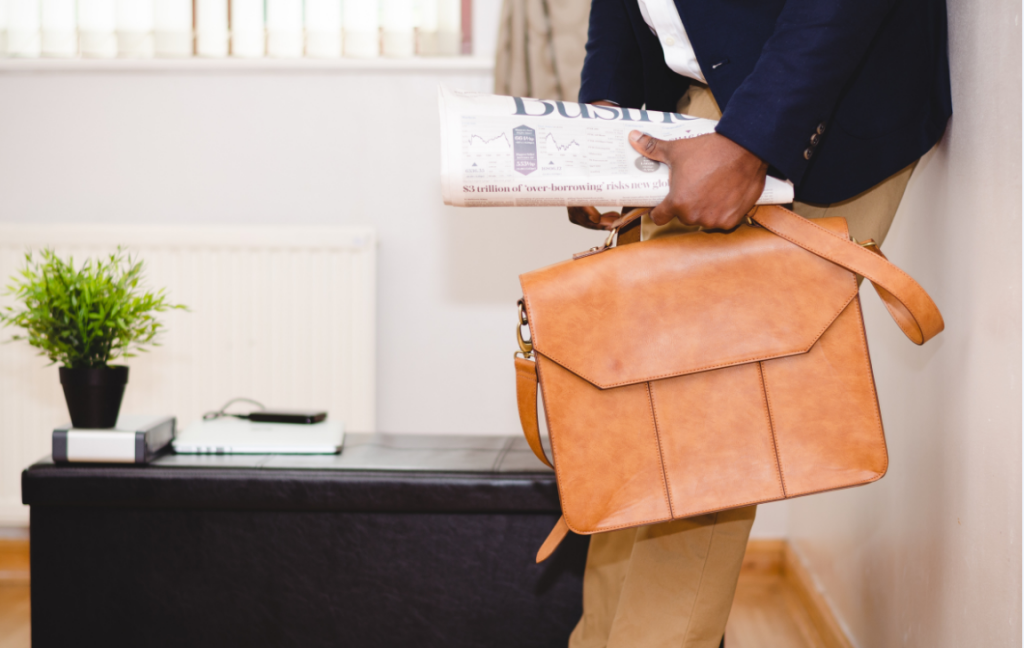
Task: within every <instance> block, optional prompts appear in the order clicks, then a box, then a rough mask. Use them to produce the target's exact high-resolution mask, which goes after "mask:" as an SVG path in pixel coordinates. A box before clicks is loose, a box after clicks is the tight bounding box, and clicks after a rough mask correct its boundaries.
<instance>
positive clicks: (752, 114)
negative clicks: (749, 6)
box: [717, 0, 892, 184]
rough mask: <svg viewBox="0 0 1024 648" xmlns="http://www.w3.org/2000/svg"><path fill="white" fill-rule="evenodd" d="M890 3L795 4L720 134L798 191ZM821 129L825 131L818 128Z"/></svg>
mask: <svg viewBox="0 0 1024 648" xmlns="http://www.w3.org/2000/svg"><path fill="white" fill-rule="evenodd" d="M891 7H892V2H891V0H788V1H787V2H786V6H785V7H784V8H783V10H782V13H781V14H780V15H779V18H778V20H777V21H776V23H775V31H774V33H773V34H772V36H771V37H770V38H769V39H768V41H767V42H766V43H765V46H764V48H763V49H762V51H761V56H760V58H759V59H758V62H757V65H756V66H755V67H754V71H753V72H751V74H750V75H749V76H748V77H747V78H746V80H745V81H744V82H743V83H742V84H740V87H739V88H738V89H737V90H736V92H735V93H734V94H733V95H732V97H731V98H730V99H729V102H728V106H727V107H726V109H725V112H724V113H723V114H722V119H721V121H720V122H719V124H718V128H717V131H718V132H719V133H720V134H722V135H724V136H726V137H728V138H729V139H731V140H732V141H734V142H736V143H737V144H739V145H740V146H742V147H743V148H745V149H747V150H748V151H750V152H751V153H753V154H754V155H757V156H758V157H759V158H761V159H762V160H764V161H766V162H768V163H769V164H771V165H772V166H773V167H775V168H776V169H779V170H780V171H781V172H782V173H783V174H785V176H786V177H787V178H788V179H789V180H791V181H793V182H794V183H796V184H799V183H800V180H801V178H803V175H804V172H805V171H806V170H807V166H808V165H809V163H810V159H811V158H812V157H813V156H814V152H815V147H816V146H817V142H818V140H819V139H820V137H821V133H820V132H819V129H820V130H822V131H824V130H825V129H826V128H828V127H829V124H828V123H827V122H828V119H829V117H830V115H832V113H833V111H834V110H835V106H836V103H837V102H838V100H839V96H840V94H841V93H842V91H843V88H844V87H845V86H846V84H847V82H848V81H849V80H850V77H851V76H852V75H853V73H854V71H855V70H856V69H857V66H858V65H860V62H861V61H862V60H863V58H864V54H865V53H866V52H867V50H868V47H869V46H870V45H871V41H872V40H873V39H874V37H875V34H876V33H877V31H878V28H879V27H880V26H881V24H882V22H883V20H884V19H885V17H886V15H887V14H888V13H889V10H890V9H891ZM819 127H820V128H819Z"/></svg>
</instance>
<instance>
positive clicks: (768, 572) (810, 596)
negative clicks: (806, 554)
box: [741, 540, 854, 648]
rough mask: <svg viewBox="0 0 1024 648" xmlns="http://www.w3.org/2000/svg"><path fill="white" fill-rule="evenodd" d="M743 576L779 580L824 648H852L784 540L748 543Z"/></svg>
mask: <svg viewBox="0 0 1024 648" xmlns="http://www.w3.org/2000/svg"><path fill="white" fill-rule="evenodd" d="M741 573H742V574H743V575H752V574H758V575H763V576H781V577H782V578H783V579H785V581H786V582H787V584H788V585H789V586H790V587H791V588H792V591H793V592H795V594H796V596H797V598H798V599H799V600H800V603H802V607H803V608H804V610H806V612H807V615H808V616H809V617H810V622H811V625H813V627H814V629H815V630H816V631H817V633H818V635H819V637H820V638H821V641H822V644H823V645H824V648H854V644H853V643H852V642H851V641H850V639H849V637H848V636H847V635H846V632H845V631H844V630H843V628H842V625H840V623H839V620H838V618H837V617H836V614H835V612H833V610H832V607H831V605H829V602H828V599H826V598H825V596H824V594H823V593H822V592H821V590H819V589H818V587H817V585H815V583H814V578H813V577H812V576H811V573H810V571H808V569H807V566H806V565H804V563H803V561H802V560H801V559H800V556H799V555H797V553H796V552H795V551H794V550H793V547H792V545H790V543H789V542H788V541H787V540H751V541H750V542H749V544H748V545H747V552H746V555H744V557H743V567H742V568H741Z"/></svg>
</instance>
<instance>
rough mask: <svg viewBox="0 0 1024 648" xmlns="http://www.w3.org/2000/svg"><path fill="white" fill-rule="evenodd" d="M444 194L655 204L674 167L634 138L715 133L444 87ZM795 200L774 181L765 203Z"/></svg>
mask: <svg viewBox="0 0 1024 648" xmlns="http://www.w3.org/2000/svg"><path fill="white" fill-rule="evenodd" d="M438 101H439V108H440V115H441V193H442V195H443V197H444V202H445V204H446V205H455V206H457V207H501V206H523V205H537V206H544V205H548V206H550V205H560V206H586V205H602V206H625V205H629V206H632V207H653V206H654V205H657V204H658V203H660V202H661V201H662V199H663V198H664V197H665V196H666V195H667V194H668V186H669V185H668V181H669V173H668V167H667V166H665V165H664V164H661V163H659V162H655V161H653V160H650V159H648V158H646V157H644V156H642V155H639V154H638V153H637V152H636V151H634V150H633V147H631V146H630V145H629V140H628V134H629V132H630V131H631V130H640V131H643V132H645V133H648V134H649V135H652V136H653V137H657V138H659V139H663V140H675V139H685V138H690V137H698V136H700V135H706V134H708V133H713V132H714V131H715V125H716V124H717V123H718V122H716V121H713V120H710V119H700V118H697V117H689V116H687V115H680V114H678V113H662V112H657V111H654V110H637V109H632V108H610V107H604V106H592V105H588V104H578V103H570V102H565V101H541V100H539V99H525V98H522V97H503V96H497V95H487V94H481V93H475V92H461V91H456V90H449V89H448V88H445V87H443V86H438ZM790 202H793V185H792V183H790V182H787V181H785V180H779V179H778V178H772V177H770V176H769V177H768V179H767V181H766V182H765V187H764V192H763V193H762V194H761V197H760V198H759V199H758V201H757V204H759V205H770V204H785V203H790Z"/></svg>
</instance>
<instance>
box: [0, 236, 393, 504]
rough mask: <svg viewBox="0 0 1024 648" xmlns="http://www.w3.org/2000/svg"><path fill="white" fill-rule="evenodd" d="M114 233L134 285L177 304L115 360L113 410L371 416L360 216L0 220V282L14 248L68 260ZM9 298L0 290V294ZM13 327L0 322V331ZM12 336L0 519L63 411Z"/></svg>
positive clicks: (372, 248)
mask: <svg viewBox="0 0 1024 648" xmlns="http://www.w3.org/2000/svg"><path fill="white" fill-rule="evenodd" d="M118 244H121V245H124V246H126V247H127V248H128V249H129V250H131V251H132V252H133V253H137V254H139V255H141V257H142V258H143V259H144V260H145V264H146V268H147V270H146V277H147V285H148V286H149V287H151V288H156V287H166V288H167V294H168V296H169V298H170V300H171V301H173V302H180V303H184V304H186V305H187V306H188V307H189V308H190V312H187V313H186V312H181V311H172V312H170V313H166V314H164V315H163V318H162V319H163V321H164V322H165V323H166V325H167V326H166V329H165V332H164V334H163V336H162V338H161V346H160V347H157V348H155V349H153V351H152V352H151V353H149V354H143V355H141V356H140V357H137V358H132V359H129V360H128V361H125V362H124V364H128V365H129V366H130V367H131V372H130V375H129V382H128V389H127V391H126V393H125V400H124V404H123V406H122V409H121V411H122V412H126V413H154V414H161V413H170V414H174V415H176V416H177V417H178V424H179V426H180V425H184V424H188V423H189V422H190V421H193V420H195V419H197V418H199V417H200V416H201V415H202V414H203V412H205V411H208V410H211V409H217V408H218V407H220V406H221V405H222V404H223V403H224V402H225V401H227V400H228V399H229V398H233V397H235V396H248V397H250V398H255V399H256V400H259V401H262V402H264V403H265V404H267V405H270V406H277V407H322V408H326V409H327V410H328V412H329V413H330V418H331V419H333V420H342V421H344V422H345V425H346V428H347V429H348V430H353V431H370V430H373V429H374V425H375V420H374V419H375V346H376V342H375V314H376V303H375V292H376V285H375V284H376V273H375V269H376V242H375V236H374V233H373V231H372V230H370V229H365V228H312V227H310V228H298V227H294V228H280V227H272V228H271V227H267V228H253V227H245V228H241V227H239V228H230V227H201V226H191V227H177V226H176V227H140V226H131V227H129V226H110V225H103V226H84V225H74V226H21V225H6V226H0V280H2V282H3V285H6V284H7V283H8V281H7V278H8V277H10V276H11V275H12V274H13V273H14V272H15V271H16V270H17V268H19V267H20V266H21V265H22V263H23V258H24V252H25V250H27V249H32V250H38V249H40V248H42V247H44V246H49V247H53V248H54V249H56V250H57V251H58V252H59V253H61V254H69V253H70V254H73V255H74V257H75V259H76V264H77V263H78V262H80V260H82V259H84V258H86V257H90V256H97V255H101V254H106V253H109V252H110V251H112V250H113V249H114V248H116V246H117V245H118ZM9 304H13V300H12V298H11V297H10V296H6V295H4V296H2V297H0V306H4V305H9ZM12 333H13V330H11V329H5V330H3V329H0V336H2V339H4V340H7V339H9V338H10V336H11V334H12ZM47 363H48V360H47V359H46V358H44V357H39V356H36V355H35V350H34V349H31V348H30V347H29V346H28V345H27V344H25V343H24V342H16V343H9V344H2V345H0V524H24V523H26V522H27V520H28V512H27V509H26V507H23V506H22V505H21V503H20V502H21V494H20V473H21V471H22V469H23V468H24V467H26V466H27V465H29V464H30V463H32V462H34V461H36V460H38V459H39V458H41V457H43V456H46V455H48V454H49V453H50V435H51V432H52V430H53V428H54V427H55V426H56V425H60V424H62V423H64V422H66V421H67V420H68V417H67V410H66V408H65V406H64V401H63V393H62V391H61V387H60V383H59V379H58V375H57V368H56V367H55V366H50V367H47V366H46V365H47Z"/></svg>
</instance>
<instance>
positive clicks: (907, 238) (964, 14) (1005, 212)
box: [790, 0, 1021, 648]
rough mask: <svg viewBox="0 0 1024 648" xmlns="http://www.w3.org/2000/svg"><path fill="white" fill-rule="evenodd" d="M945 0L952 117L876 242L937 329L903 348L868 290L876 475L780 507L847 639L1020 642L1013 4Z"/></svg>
mask: <svg viewBox="0 0 1024 648" xmlns="http://www.w3.org/2000/svg"><path fill="white" fill-rule="evenodd" d="M949 1H950V7H949V13H950V56H951V59H952V78H953V108H954V111H955V115H954V116H953V119H952V121H951V123H950V127H949V129H948V131H947V133H946V136H945V139H944V140H943V142H942V144H941V145H940V147H939V148H938V150H936V151H935V152H934V153H933V154H932V155H929V156H927V157H926V158H925V159H924V160H923V161H922V163H921V164H920V165H919V166H918V168H917V170H916V171H915V173H914V176H913V178H912V179H911V181H910V186H909V187H908V190H907V194H906V197H905V198H904V201H903V204H902V205H901V208H900V211H899V213H898V214H897V216H896V221H895V224H894V225H893V228H892V231H891V232H890V233H889V238H888V239H887V240H886V244H885V249H886V253H887V254H888V255H889V258H890V259H892V260H893V261H894V262H895V263H897V264H898V265H900V266H902V267H903V268H904V269H906V270H907V271H908V272H909V273H910V274H911V275H912V276H914V277H915V278H916V279H918V280H919V281H920V282H921V284H922V285H923V286H924V287H925V288H926V289H927V290H929V292H930V293H931V294H932V296H933V297H934V298H935V301H936V302H937V303H938V305H939V307H940V308H941V309H942V312H943V315H944V317H945V321H946V330H945V332H944V333H942V334H941V335H940V336H939V337H937V338H936V339H935V340H933V341H932V342H930V343H929V344H928V345H927V346H925V347H923V348H918V347H915V346H914V345H913V344H911V343H910V342H909V341H908V340H906V339H905V338H904V336H903V334H902V333H901V332H900V331H899V329H898V328H897V327H896V326H895V324H894V323H893V322H892V321H891V320H890V318H889V316H888V314H887V313H886V312H885V310H884V308H882V307H881V306H880V305H879V302H878V300H877V298H875V296H874V295H872V294H870V292H871V291H870V290H865V291H864V293H865V294H864V295H863V301H864V304H865V317H866V320H867V326H868V337H869V340H870V343H871V351H872V353H871V356H872V361H873V363H874V370H875V377H876V380H877V383H878V389H879V397H880V400H881V404H882V415H883V420H884V422H885V425H886V434H887V437H888V442H889V451H890V455H891V463H890V466H889V474H888V476H887V477H886V478H885V479H883V480H882V481H880V482H878V483H877V484H873V485H871V486H866V487H864V488H858V489H854V490H850V491H842V492H837V493H831V494H827V495H819V496H814V497H809V498H805V499H801V500H796V501H794V502H793V504H792V506H791V509H790V516H791V517H790V533H791V537H792V539H793V541H794V542H795V544H796V545H797V547H798V550H799V552H800V553H801V554H802V555H803V557H804V558H805V559H806V561H807V563H808V565H809V566H810V568H811V571H812V572H813V573H815V574H816V575H817V577H818V580H819V582H820V584H821V586H822V587H823V589H824V591H825V593H826V594H827V596H828V597H829V598H830V599H831V601H832V602H833V604H834V605H835V607H836V609H837V610H838V612H839V614H840V616H841V618H842V619H843V621H844V622H845V624H846V626H847V627H848V629H849V630H850V633H851V636H852V637H853V638H854V639H855V643H856V645H858V646H860V647H861V648H889V647H895V646H914V647H922V648H945V647H948V648H966V647H968V646H970V647H974V646H1020V645H1021V580H1020V578H1021V463H1020V462H1021V32H1020V11H1021V8H1020V3H1019V2H1012V1H1009V0H1001V1H998V2H984V3H980V2H972V1H970V0H949Z"/></svg>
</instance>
